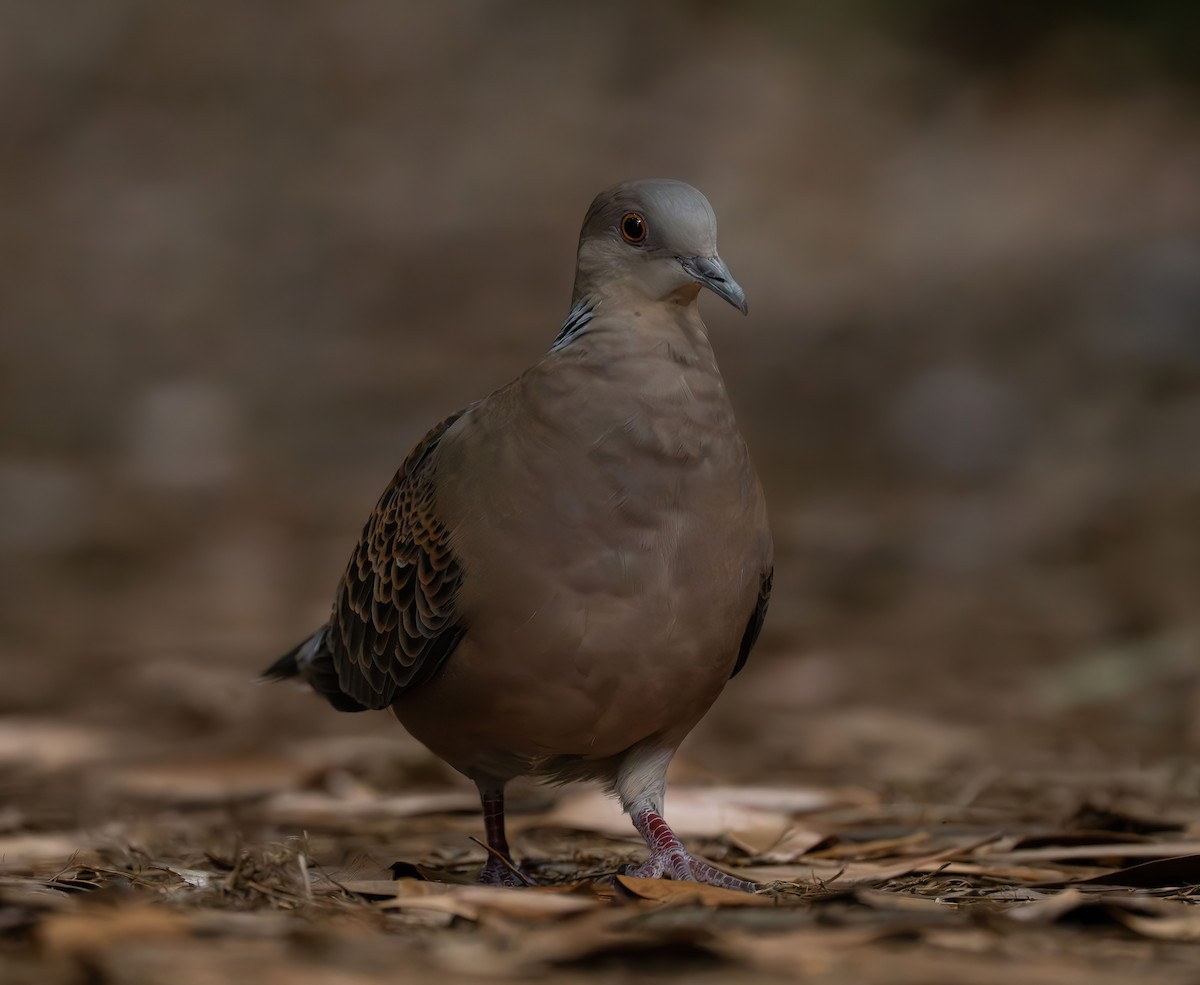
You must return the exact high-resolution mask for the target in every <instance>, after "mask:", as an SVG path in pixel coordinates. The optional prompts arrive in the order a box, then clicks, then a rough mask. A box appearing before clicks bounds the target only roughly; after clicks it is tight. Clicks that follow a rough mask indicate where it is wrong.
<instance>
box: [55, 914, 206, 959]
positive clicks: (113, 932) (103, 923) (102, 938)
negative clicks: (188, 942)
mask: <svg viewBox="0 0 1200 985" xmlns="http://www.w3.org/2000/svg"><path fill="white" fill-rule="evenodd" d="M187 932H188V923H187V919H186V918H185V917H184V916H183V915H181V914H179V913H176V912H175V911H173V910H168V909H166V908H165V907H162V906H156V905H154V904H152V903H136V904H133V905H130V906H120V907H94V908H89V909H87V910H81V911H78V912H74V913H52V914H49V915H47V916H46V917H45V918H44V919H43V920H42V921H41V922H40V923H39V924H38V926H37V929H36V938H37V941H38V943H39V944H40V945H41V947H42V948H43V949H44V950H45V951H48V952H52V953H66V954H89V953H94V952H98V951H104V950H107V949H110V948H112V947H114V946H119V945H120V944H122V943H124V942H126V941H136V942H141V941H145V940H147V939H150V938H156V937H174V936H180V935H183V934H186V933H187Z"/></svg>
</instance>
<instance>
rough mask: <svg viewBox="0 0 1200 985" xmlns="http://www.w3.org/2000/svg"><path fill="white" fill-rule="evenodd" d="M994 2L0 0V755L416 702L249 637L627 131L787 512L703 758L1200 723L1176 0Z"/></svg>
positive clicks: (1184, 731) (854, 774)
mask: <svg viewBox="0 0 1200 985" xmlns="http://www.w3.org/2000/svg"><path fill="white" fill-rule="evenodd" d="M991 6H993V7H994V9H993V10H990V11H987V12H985V10H984V8H982V7H981V6H980V5H977V4H965V3H954V2H951V0H911V2H905V3H887V2H883V0H853V2H850V0H810V2H803V3H784V2H768V0H761V2H745V3H737V4H734V3H719V2H715V0H708V2H699V0H695V2H684V0H664V2H660V3H654V4H647V3H640V2H634V0H615V2H610V3H606V4H603V5H600V4H595V5H590V4H582V3H562V2H550V0H534V2H524V3H516V2H501V0H459V2H455V3H446V4H424V3H416V2H411V0H342V2H339V3H336V4H327V3H318V2H315V0H295V2H292V3H288V4H284V5H280V4H276V3H268V2H243V3H218V4H189V3H184V2H158V0H108V2H106V3H103V4H98V3H94V2H89V0H62V2H58V3H53V4H48V3H47V4H29V3H19V2H10V3H6V4H4V5H3V7H2V8H0V9H2V17H3V29H2V30H0V121H2V122H0V134H2V140H0V421H2V430H0V581H2V582H3V586H4V587H3V592H0V675H2V679H3V682H4V683H3V686H2V687H0V715H2V716H3V719H0V721H3V720H7V721H8V722H9V723H10V725H9V732H7V733H5V734H11V735H12V736H15V739H12V740H11V741H8V744H7V745H5V744H4V743H3V742H0V746H3V749H4V750H7V751H2V750H0V753H2V755H0V758H3V757H5V756H6V757H8V758H9V759H14V758H16V759H19V758H20V757H21V756H25V755H31V754H32V753H33V750H34V749H35V747H36V745H37V742H38V741H39V740H38V738H37V737H38V736H39V735H40V734H41V733H40V732H38V730H37V728H36V727H35V723H39V722H40V723H43V724H44V723H46V722H55V723H64V722H69V723H74V727H77V728H79V729H83V730H84V731H82V732H78V733H74V734H76V735H77V736H78V735H82V736H85V737H86V736H88V735H93V734H98V733H93V732H88V731H86V730H87V729H98V730H115V731H117V732H119V733H121V734H124V735H126V736H127V737H131V742H132V744H131V746H130V748H133V749H136V751H137V753H138V754H141V755H156V754H159V753H161V752H162V751H163V750H211V749H222V750H226V751H228V752H233V753H237V752H239V751H248V750H259V751H261V750H263V749H279V748H286V747H288V746H289V745H291V744H293V743H297V742H299V741H300V740H301V739H303V740H312V739H313V738H314V737H317V738H320V737H322V736H334V735H343V736H368V735H370V736H380V737H381V740H382V737H386V740H387V741H388V742H393V741H394V742H395V743H397V745H399V744H400V743H402V742H403V739H402V737H401V735H400V732H399V729H398V728H396V727H395V726H394V725H391V724H389V723H388V722H387V721H384V720H383V719H382V718H381V717H380V716H339V715H337V714H335V713H334V712H332V711H331V710H329V709H327V708H326V707H325V706H324V705H323V704H321V703H319V702H318V701H317V700H316V699H314V698H313V697H312V696H311V695H307V694H304V693H301V692H299V691H297V690H295V689H292V688H288V687H273V688H256V687H254V686H252V685H251V681H252V679H253V677H254V676H255V674H256V673H257V672H258V671H259V670H260V669H262V668H263V667H264V666H265V665H266V664H267V663H269V662H270V661H271V660H272V659H274V657H275V656H277V655H278V654H279V653H280V652H282V651H283V650H284V649H286V648H288V647H290V646H291V645H292V644H293V643H294V642H296V641H297V640H298V639H300V638H301V637H302V636H303V635H305V634H307V633H308V632H309V631H310V630H311V629H312V628H314V627H315V626H316V625H317V624H319V622H320V621H322V620H323V619H324V618H325V616H326V613H327V611H328V605H329V602H330V599H331V597H332V589H333V586H334V584H335V582H336V580H337V578H338V576H339V575H340V572H341V570H342V567H343V565H344V563H345V560H346V558H347V556H348V554H349V551H350V549H351V547H352V545H353V543H354V541H355V539H356V537H357V535H358V532H359V529H360V525H361V523H362V520H363V519H364V517H365V516H366V513H367V511H368V510H369V508H370V507H371V505H372V504H373V502H374V500H375V497H376V496H377V494H378V493H379V491H380V490H381V489H382V487H383V485H384V483H385V482H386V481H387V480H388V478H389V477H390V476H391V474H392V472H393V471H394V469H395V468H396V466H397V465H398V464H399V462H400V461H401V460H402V458H403V456H404V454H405V453H406V452H407V451H408V449H409V448H410V446H411V445H412V444H413V443H414V442H415V441H416V440H417V439H418V438H420V437H421V436H422V435H423V434H424V433H425V431H426V429H427V428H428V427H429V425H430V424H432V423H433V422H434V421H436V420H438V419H440V418H441V417H442V416H444V415H445V414H447V413H449V412H451V411H453V410H455V409H457V408H458V407H460V406H461V405H463V404H464V403H466V402H468V401H470V400H472V399H475V398H476V397H478V396H480V395H482V394H483V393H485V392H487V391H488V390H489V389H491V388H493V387H495V386H497V385H499V384H502V383H504V382H506V381H507V380H508V379H510V378H511V377H512V376H514V375H515V374H517V373H518V372H519V371H520V370H521V369H523V368H524V367H525V366H526V365H528V364H529V363H531V362H532V361H534V360H535V359H537V358H538V356H539V355H540V354H541V353H542V352H543V351H544V350H545V349H546V347H547V346H548V344H549V342H550V340H551V339H553V337H554V335H555V333H556V332H557V330H558V326H559V324H560V322H561V319H562V317H563V315H564V313H565V310H566V307H567V301H568V297H569V294H570V288H571V279H572V273H573V264H574V248H575V238H576V234H577V230H578V226H579V223H580V221H581V219H582V216H583V212H584V210H585V208H586V207H587V205H588V203H589V201H590V200H591V198H592V196H593V195H594V193H595V192H596V191H598V190H599V189H600V188H602V187H604V186H607V185H609V184H612V183H614V182H616V181H619V180H622V179H625V178H629V177H644V176H671V177H678V178H682V179H685V180H687V181H689V182H691V183H693V184H695V185H696V186H698V187H699V188H700V189H701V190H703V191H704V192H705V193H706V194H707V196H708V197H709V199H710V200H711V201H712V203H713V205H714V207H715V209H716V212H717V215H718V217H719V219H720V223H721V252H722V254H723V256H724V257H725V259H726V260H727V261H728V263H729V265H730V267H731V268H732V270H733V272H734V274H735V276H737V277H738V279H739V280H740V281H741V283H742V284H743V285H744V286H745V288H746V290H747V293H748V296H749V299H750V306H751V314H750V316H749V317H748V318H746V319H743V318H741V317H740V316H739V315H737V313H736V312H734V311H733V310H732V309H731V308H728V307H727V306H724V305H721V304H720V303H719V302H718V301H716V300H715V299H712V298H705V299H704V300H703V301H702V306H703V308H704V313H705V317H706V319H707V322H708V324H709V327H710V331H711V336H712V339H713V343H714V346H715V348H716V350H717V354H718V357H719V359H720V361H721V365H722V367H723V370H724V373H725V376H726V378H727V381H728V385H729V390H730V392H731V394H732V397H733V400H734V403H735V406H736V407H737V409H738V412H739V416H740V420H741V422H742V426H743V428H744V430H745V432H746V435H747V437H748V440H749V442H750V445H751V448H752V451H753V453H754V455H755V458H756V461H757V463H758V465H759V468H760V471H761V472H762V474H763V477H764V482H765V485H766V487H767V494H768V498H769V503H770V506H771V511H772V520H773V525H774V529H775V534H776V540H777V550H778V568H777V574H776V581H775V595H774V599H773V601H772V605H771V611H770V617H769V619H768V622H767V628H766V631H765V633H764V636H763V638H762V642H761V643H760V648H759V651H758V652H757V654H756V656H755V659H754V660H753V661H752V662H751V664H750V665H749V668H748V670H747V671H746V672H745V673H744V674H742V675H741V676H740V677H739V678H738V679H737V680H736V681H735V682H734V683H733V684H732V685H731V686H730V688H729V689H728V691H727V693H726V695H725V697H724V698H723V699H722V701H721V702H720V703H719V705H718V707H717V709H716V710H715V711H714V713H713V715H712V716H711V717H710V719H709V720H707V721H706V722H705V724H704V725H703V726H702V728H701V730H700V732H699V734H698V735H697V737H696V739H695V743H694V744H693V746H691V747H689V748H691V749H693V750H694V759H695V760H696V761H698V762H700V763H703V766H704V769H706V770H710V771H712V772H713V775H724V776H733V777H740V778H744V779H755V778H775V779H786V778H793V779H794V778H805V777H812V776H825V775H828V776H836V777H838V778H841V779H845V780H853V781H855V782H863V783H867V784H871V785H875V786H880V785H884V786H886V785H888V784H896V785H898V786H900V787H903V785H904V784H905V783H906V782H909V783H915V782H918V781H920V782H923V781H924V780H925V779H928V778H933V779H936V780H938V781H940V780H944V779H945V778H946V777H956V778H957V779H956V780H955V782H967V780H966V779H964V777H967V776H969V775H971V774H973V773H975V772H977V771H979V770H980V769H984V768H986V769H1012V770H1016V769H1020V768H1024V767H1026V766H1028V765H1030V764H1037V763H1041V764H1043V765H1044V764H1046V763H1055V764H1060V765H1061V764H1068V765H1069V764H1072V763H1074V764H1084V763H1090V764H1092V765H1095V766H1097V767H1098V768H1101V769H1103V770H1108V769H1116V768H1125V767H1135V768H1136V767H1140V766H1142V765H1145V764H1147V763H1163V762H1166V763H1171V762H1184V761H1186V760H1187V759H1188V757H1190V756H1194V754H1195V752H1196V749H1197V746H1198V745H1200V726H1198V725H1197V724H1196V723H1197V712H1198V711H1200V671H1198V669H1197V668H1198V663H1197V656H1198V641H1200V606H1198V605H1197V600H1198V598H1200V594H1198V589H1200V449H1198V447H1197V445H1198V438H1200V387H1198V384H1200V115H1198V113H1197V109H1198V102H1200V53H1198V51H1197V38H1198V37H1200V13H1198V11H1200V8H1197V7H1196V6H1195V5H1187V4H1183V3H1169V2H1165V0H1158V2H1153V0H1151V2H1142V3H1136V4H1135V3H1131V2H1119V0H1107V2H1090V3H1083V2H1082V0H1078V2H1062V3H1056V4H1034V3H1029V2H1014V3H1008V4H1005V5H991ZM39 727H40V726H39ZM6 741H7V740H6ZM89 741H90V740H87V739H86V738H85V739H84V740H82V746H83V747H85V748H86V747H87V746H88V744H89Z"/></svg>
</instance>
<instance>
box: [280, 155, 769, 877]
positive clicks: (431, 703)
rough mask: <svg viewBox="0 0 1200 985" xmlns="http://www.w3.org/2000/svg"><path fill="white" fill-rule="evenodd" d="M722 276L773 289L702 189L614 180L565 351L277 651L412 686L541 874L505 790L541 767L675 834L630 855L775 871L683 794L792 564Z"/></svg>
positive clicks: (289, 667) (597, 217)
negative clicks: (692, 846)
mask: <svg viewBox="0 0 1200 985" xmlns="http://www.w3.org/2000/svg"><path fill="white" fill-rule="evenodd" d="M702 290H707V291H711V292H712V293H714V294H716V295H717V296H718V297H719V298H722V299H724V300H725V301H727V302H728V303H729V304H731V305H733V306H734V307H735V308H737V309H738V310H739V311H741V312H742V313H743V314H745V313H746V311H747V305H746V298H745V294H744V292H743V290H742V288H741V287H740V286H739V285H738V283H737V281H735V280H734V278H733V276H732V275H731V273H730V271H729V268H728V267H727V266H726V264H725V262H724V261H723V260H722V259H721V258H720V256H719V255H718V253H717V243H716V218H715V216H714V214H713V210H712V207H711V206H710V205H709V203H708V200H707V199H706V198H705V197H704V196H703V195H702V194H701V193H700V192H699V191H697V190H696V189H695V188H693V187H691V186H690V185H688V184H685V183H684V182H682V181H675V180H665V179H654V180H640V181H628V182H624V183H622V184H619V185H616V186H615V187H612V188H610V189H608V190H606V191H603V192H601V193H600V194H599V195H598V196H597V197H596V198H595V200H594V201H593V202H592V204H591V207H590V208H589V209H588V210H587V213H586V216H585V218H584V221H583V228H582V231H581V233H580V237H579V246H578V253H577V262H576V273H575V282H574V290H573V292H572V296H571V304H570V308H569V311H568V314H567V316H566V319H565V320H564V322H563V324H562V327H561V329H560V330H559V332H558V334H557V336H556V337H555V338H554V339H553V341H552V343H551V344H550V346H549V349H548V351H547V352H546V353H545V354H544V355H543V356H542V357H541V358H540V359H539V360H537V362H535V363H534V364H533V365H532V366H531V367H530V368H529V369H527V370H526V371H525V372H524V373H522V374H521V375H520V376H519V377H518V378H517V379H515V380H514V381H512V382H511V383H509V384H507V385H506V386H502V387H500V388H499V389H497V390H495V391H494V392H493V393H491V394H490V395H488V396H486V397H484V398H483V399H482V400H479V401H477V402H476V403H473V404H471V405H470V406H468V407H466V408H465V409H463V410H461V411H459V412H458V413H456V414H452V415H451V416H449V417H447V418H446V419H445V420H443V421H442V422H441V423H439V424H437V425H436V426H435V427H434V428H433V429H432V430H431V431H429V433H428V434H426V435H425V437H424V438H423V439H422V440H421V441H420V442H419V443H418V444H417V445H416V447H415V448H413V450H412V451H411V453H410V454H409V455H408V457H407V458H406V459H405V460H404V463H403V464H402V465H401V467H400V469H399V471H397V473H396V474H395V477H394V478H393V479H392V481H391V482H390V484H389V485H388V486H387V488H386V489H385V490H384V492H383V495H382V496H381V497H380V499H379V502H378V503H377V505H376V506H375V510H374V512H373V513H372V514H371V515H370V517H369V518H368V519H367V521H366V525H365V526H364V528H363V531H362V536H361V539H360V540H359V543H358V546H357V547H356V548H355V550H354V552H353V554H352V556H351V558H350V562H349V564H348V566H347V568H346V571H345V574H344V575H343V577H342V581H341V584H340V585H339V586H338V588H337V591H336V596H335V599H334V602H333V608H332V613H331V615H330V618H329V621H328V622H327V623H326V624H325V625H324V626H322V627H321V628H320V629H318V630H317V631H316V632H315V633H314V634H313V635H311V636H310V637H308V638H307V639H306V640H305V641H304V642H302V643H301V644H300V645H299V646H297V647H296V648H295V649H293V650H292V651H290V652H289V653H287V654H286V655H284V656H283V657H282V658H280V659H279V660H278V661H276V662H275V663H274V664H273V665H272V666H271V667H270V668H268V669H267V670H266V671H265V672H264V676H265V677H266V678H267V679H271V680H282V679H286V678H294V677H298V678H301V679H302V680H303V681H305V682H307V683H308V684H309V685H311V687H312V688H313V689H314V690H315V691H316V692H318V693H319V694H320V695H322V696H324V697H325V698H326V699H327V700H328V701H329V703H330V704H332V705H333V707H334V708H336V709H338V710H340V711H348V712H349V711H362V710H365V709H391V711H392V713H393V714H394V715H395V717H396V718H397V719H398V720H399V721H400V723H401V724H402V725H403V726H404V727H405V728H406V729H407V730H408V731H409V732H410V733H411V734H412V735H413V736H414V737H415V738H416V739H418V740H419V741H420V742H422V743H423V744H424V745H425V746H427V747H428V748H429V749H430V750H431V751H432V752H433V753H434V754H435V755H437V756H439V757H441V758H442V759H443V760H445V761H446V762H447V763H449V764H450V765H451V766H452V767H453V768H454V769H456V770H458V771H459V772H460V773H462V774H464V775H465V776H467V777H469V778H470V779H471V780H473V781H474V782H475V784H476V786H477V788H478V790H479V795H480V802H481V805H482V813H483V821H484V827H485V831H486V835H487V844H488V847H489V857H488V859H487V862H486V863H485V865H484V868H483V871H482V873H481V875H480V879H481V881H482V882H485V883H491V884H497V885H513V886H516V885H524V884H528V883H529V881H530V880H529V879H528V878H527V877H526V876H525V875H524V874H523V873H521V872H520V871H519V870H518V869H517V867H516V865H515V864H514V862H513V860H512V856H511V854H510V850H509V846H508V842H507V839H506V835H505V828H504V790H505V786H506V784H507V783H508V782H509V781H510V780H512V779H514V778H516V777H519V776H532V777H535V778H539V779H542V780H546V781H550V782H567V781H574V780H595V781H600V782H601V783H602V784H604V785H605V786H606V787H607V788H608V789H609V790H610V791H611V792H612V793H613V794H615V796H616V797H617V798H619V800H620V803H621V805H622V806H623V808H624V810H625V811H626V813H627V814H628V815H629V817H630V819H631V821H632V824H633V826H634V828H636V830H637V831H638V832H639V833H640V834H641V836H642V837H643V838H644V839H645V841H646V845H647V849H648V853H649V854H648V857H647V859H646V861H645V862H644V863H642V864H640V865H637V866H635V867H633V868H631V869H629V870H628V871H629V872H630V874H633V875H638V876H644V877H667V878H673V879H679V880H694V881H699V882H706V883H711V884H714V885H719V886H725V887H729V888H736V889H744V890H750V889H753V888H754V887H753V884H752V883H749V882H747V881H746V880H743V879H739V878H737V877H735V876H733V875H730V874H728V873H725V872H723V871H721V870H719V869H717V868H716V867H715V866H713V865H712V864H711V863H709V862H707V861H705V860H704V859H701V858H699V857H697V856H695V855H693V854H692V853H690V852H689V851H688V850H687V849H686V848H685V847H684V845H683V844H682V843H681V841H680V839H679V838H678V837H677V836H676V835H675V833H674V832H673V831H672V829H671V828H670V826H669V825H668V824H667V822H666V820H665V819H664V815H663V805H664V798H665V788H666V774H667V767H668V764H669V763H670V761H671V758H672V756H673V755H674V753H675V751H676V749H677V748H678V746H679V744H680V742H682V740H683V739H684V737H685V736H687V734H688V733H689V732H690V731H691V730H692V728H693V727H694V726H695V725H696V724H697V723H698V722H699V721H700V719H701V718H702V717H703V716H704V714H705V713H706V712H707V711H708V709H709V708H710V707H711V705H712V704H713V702H714V701H715V700H716V699H717V697H718V696H719V695H720V693H721V691H722V689H723V688H724V686H725V684H726V682H727V681H728V680H729V679H730V678H731V677H732V676H733V675H735V674H737V673H738V672H739V671H740V670H741V669H742V667H743V666H744V664H745V663H746V660H747V657H748V656H749V654H750V651H751V649H752V648H753V646H754V644H755V641H756V640H757V638H758V636H759V631H760V630H761V628H762V625H763V620H764V618H765V616H766V612H767V604H768V601H769V598H770V593H771V580H772V572H773V548H772V540H771V533H770V529H769V526H768V522H767V513H766V506H765V503H764V498H763V493H762V487H761V484H760V482H759V479H758V476H757V474H756V472H755V469H754V467H753V465H752V463H751V460H750V456H749V453H748V451H747V447H746V443H745V441H744V439H743V437H742V435H741V433H740V431H739V430H738V427H737V424H736V421H735V418H734V412H733V409H732V407H731V404H730V401H729V397H728V395H727V393H726V388H725V383H724V381H723V380H722V377H721V374H720V371H719V370H718V368H717V363H716V359H715V357H714V355H713V350H712V347H711V346H710V344H709V341H708V337H707V331H706V329H705V326H704V323H703V321H702V320H701V317H700V312H699V307H698V297H699V295H700V292H701V291H702Z"/></svg>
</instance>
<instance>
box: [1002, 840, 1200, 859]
mask: <svg viewBox="0 0 1200 985" xmlns="http://www.w3.org/2000/svg"><path fill="white" fill-rule="evenodd" d="M1194 854H1200V841H1164V842H1159V843H1158V844H1144V843H1134V844H1130V843H1128V842H1110V843H1108V844H1102V845H1049V846H1047V847H1045V848H1025V849H1019V850H1016V851H1010V852H995V853H992V854H990V855H989V856H988V858H991V859H994V860H996V861H997V862H1040V861H1056V860H1061V861H1066V860H1068V859H1109V858H1167V857H1170V856H1173V855H1194Z"/></svg>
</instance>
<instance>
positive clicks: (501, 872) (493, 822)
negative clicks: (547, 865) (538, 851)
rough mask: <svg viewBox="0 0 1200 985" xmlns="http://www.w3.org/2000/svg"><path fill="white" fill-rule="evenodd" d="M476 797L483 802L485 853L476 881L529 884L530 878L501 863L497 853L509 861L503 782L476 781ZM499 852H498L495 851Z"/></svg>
mask: <svg viewBox="0 0 1200 985" xmlns="http://www.w3.org/2000/svg"><path fill="white" fill-rule="evenodd" d="M476 786H478V787H479V801H480V803H481V804H482V805H483V830H484V833H485V835H486V836H487V843H488V848H490V849H491V851H490V852H489V853H488V857H487V861H486V862H485V863H484V865H483V871H482V872H480V873H479V881H480V882H482V883H484V884H485V885H488V886H528V885H530V884H531V883H532V881H533V880H531V879H529V878H527V877H522V876H520V875H518V874H517V873H516V872H515V871H513V870H514V869H515V868H516V866H515V865H512V867H511V868H510V867H509V866H508V865H505V864H504V861H502V860H501V858H500V857H498V855H499V856H502V857H503V859H506V860H507V861H508V862H509V863H510V865H511V864H512V855H511V854H510V853H509V850H508V838H506V837H505V835H504V786H503V784H501V785H499V786H495V785H489V784H483V783H477V784H476ZM497 853H498V855H497Z"/></svg>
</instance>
